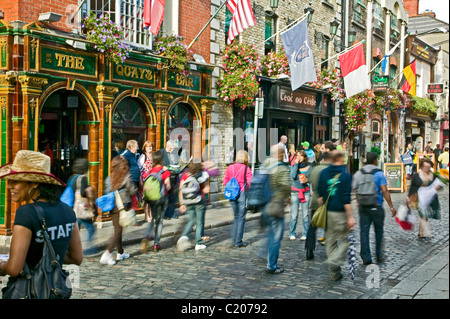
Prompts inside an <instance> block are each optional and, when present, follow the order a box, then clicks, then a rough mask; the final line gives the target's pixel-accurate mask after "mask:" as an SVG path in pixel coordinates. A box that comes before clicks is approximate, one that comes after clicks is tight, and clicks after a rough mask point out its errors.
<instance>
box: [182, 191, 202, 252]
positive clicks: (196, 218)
mask: <svg viewBox="0 0 450 319" xmlns="http://www.w3.org/2000/svg"><path fill="white" fill-rule="evenodd" d="M205 211H206V206H205V204H204V202H203V199H202V201H201V202H200V203H198V204H193V205H186V213H187V214H188V216H189V219H188V222H187V224H186V225H185V226H184V230H183V233H182V234H181V236H188V235H189V233H190V232H191V231H192V227H194V223H195V243H196V244H201V243H202V236H203V228H204V226H205V224H204V221H205V219H204V217H205Z"/></svg>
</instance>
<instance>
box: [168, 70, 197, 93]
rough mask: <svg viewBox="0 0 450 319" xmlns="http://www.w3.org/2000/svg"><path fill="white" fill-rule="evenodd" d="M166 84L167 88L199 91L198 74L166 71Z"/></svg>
mask: <svg viewBox="0 0 450 319" xmlns="http://www.w3.org/2000/svg"><path fill="white" fill-rule="evenodd" d="M167 77H168V79H167V86H168V88H169V89H175V90H177V89H178V90H186V91H192V92H196V93H200V92H201V78H200V75H196V74H189V75H183V74H181V73H173V72H168V75H167Z"/></svg>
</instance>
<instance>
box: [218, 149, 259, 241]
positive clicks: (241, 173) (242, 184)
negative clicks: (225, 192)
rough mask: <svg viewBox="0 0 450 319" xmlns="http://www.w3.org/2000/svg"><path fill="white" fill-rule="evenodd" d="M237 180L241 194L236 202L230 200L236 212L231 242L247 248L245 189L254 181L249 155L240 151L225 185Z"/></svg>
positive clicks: (225, 180) (227, 175)
mask: <svg viewBox="0 0 450 319" xmlns="http://www.w3.org/2000/svg"><path fill="white" fill-rule="evenodd" d="M233 177H234V178H236V180H237V182H238V184H239V189H240V194H239V196H238V198H236V199H235V200H230V203H231V207H232V208H233V212H234V221H233V228H232V230H231V241H232V242H233V244H234V246H235V247H246V246H247V244H246V243H244V242H243V241H242V238H243V236H244V224H245V215H246V214H247V209H246V207H245V199H246V195H245V189H246V188H248V187H249V185H250V183H251V181H252V177H253V175H252V170H251V169H250V168H249V167H248V153H247V151H244V150H240V151H238V152H237V154H236V162H235V163H234V164H232V165H230V166H228V168H227V170H226V172H225V177H224V179H223V185H226V184H227V183H228V182H229V181H230V180H231V179H232V178H233Z"/></svg>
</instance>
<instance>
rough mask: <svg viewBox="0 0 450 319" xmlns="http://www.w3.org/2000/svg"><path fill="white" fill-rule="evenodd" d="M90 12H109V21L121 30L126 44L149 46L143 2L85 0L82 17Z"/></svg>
mask: <svg viewBox="0 0 450 319" xmlns="http://www.w3.org/2000/svg"><path fill="white" fill-rule="evenodd" d="M90 11H92V12H94V13H96V14H97V15H100V14H104V13H108V12H109V13H110V17H111V21H114V22H115V23H116V24H117V25H118V26H120V27H121V28H122V30H123V34H124V38H125V41H126V42H128V43H131V44H134V45H137V46H145V47H148V46H151V43H152V34H151V33H150V31H149V30H148V29H145V28H144V0H87V1H86V3H85V4H84V5H83V7H82V16H83V17H84V16H86V15H88V14H89V12H90ZM163 24H164V22H163ZM162 29H163V25H161V28H160V30H162Z"/></svg>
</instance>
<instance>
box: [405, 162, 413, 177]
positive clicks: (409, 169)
mask: <svg viewBox="0 0 450 319" xmlns="http://www.w3.org/2000/svg"><path fill="white" fill-rule="evenodd" d="M412 173H413V164H407V165H405V174H406V175H408V174H410V175H412Z"/></svg>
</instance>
